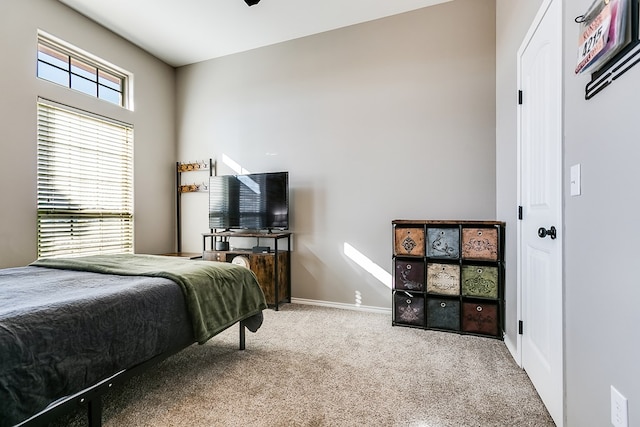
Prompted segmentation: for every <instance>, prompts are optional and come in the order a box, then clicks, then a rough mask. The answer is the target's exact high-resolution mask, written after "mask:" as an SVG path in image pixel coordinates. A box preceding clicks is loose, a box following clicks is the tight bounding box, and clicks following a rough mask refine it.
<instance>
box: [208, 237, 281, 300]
mask: <svg viewBox="0 0 640 427" xmlns="http://www.w3.org/2000/svg"><path fill="white" fill-rule="evenodd" d="M235 238H242V239H243V240H246V239H253V240H254V241H255V245H253V246H269V250H268V252H254V251H253V250H252V248H251V247H249V248H247V249H244V248H242V249H240V248H234V247H230V249H229V250H216V249H215V245H216V242H221V241H222V242H227V243H228V242H229V241H230V240H231V239H235ZM281 240H286V247H283V244H282V243H284V242H281ZM207 241H208V242H207ZM265 241H266V242H267V245H265ZM236 257H243V258H244V259H245V260H246V261H247V263H248V264H249V269H250V270H251V271H253V273H254V274H255V275H256V277H257V278H258V283H259V284H260V287H261V288H262V292H264V296H265V298H266V300H267V304H268V305H269V306H270V307H273V308H274V309H275V310H276V311H277V310H278V308H279V305H280V304H281V303H283V302H291V233H290V232H284V231H272V232H268V233H267V232H259V231H256V232H244V231H235V232H234V231H219V232H212V233H202V259H203V260H206V261H220V262H233V260H234V259H235V258H236Z"/></svg>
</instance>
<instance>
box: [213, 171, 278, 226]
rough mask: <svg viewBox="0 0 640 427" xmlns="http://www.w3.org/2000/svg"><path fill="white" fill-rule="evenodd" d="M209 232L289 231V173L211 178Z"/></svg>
mask: <svg viewBox="0 0 640 427" xmlns="http://www.w3.org/2000/svg"><path fill="white" fill-rule="evenodd" d="M209 228H211V229H224V230H232V229H246V230H272V229H277V230H287V229H289V173H288V172H268V173H252V174H246V175H220V176H212V177H210V178H209Z"/></svg>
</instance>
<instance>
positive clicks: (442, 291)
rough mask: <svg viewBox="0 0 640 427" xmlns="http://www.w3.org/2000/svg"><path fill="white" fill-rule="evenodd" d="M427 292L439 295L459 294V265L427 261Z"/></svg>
mask: <svg viewBox="0 0 640 427" xmlns="http://www.w3.org/2000/svg"><path fill="white" fill-rule="evenodd" d="M427 292H429V293H432V294H439V295H460V266H459V265H457V264H442V263H427Z"/></svg>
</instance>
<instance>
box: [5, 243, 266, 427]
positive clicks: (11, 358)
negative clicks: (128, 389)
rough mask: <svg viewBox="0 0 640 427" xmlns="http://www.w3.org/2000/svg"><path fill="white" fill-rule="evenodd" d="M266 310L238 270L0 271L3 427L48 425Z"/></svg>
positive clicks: (148, 258) (132, 263) (158, 264)
mask: <svg viewBox="0 0 640 427" xmlns="http://www.w3.org/2000/svg"><path fill="white" fill-rule="evenodd" d="M266 307H267V305H266V302H265V299H264V295H263V293H262V291H261V290H260V287H259V285H258V282H257V280H256V278H255V275H254V274H253V273H252V272H251V271H250V270H248V269H246V268H244V267H240V266H236V265H233V264H229V263H217V262H210V261H194V260H185V259H180V258H175V257H162V256H154V255H108V256H90V257H80V258H68V259H46V260H38V261H36V262H35V263H33V264H31V265H29V266H25V267H15V268H7V269H2V270H0V427H6V426H14V425H20V426H34V425H47V423H49V422H50V421H52V420H54V419H56V418H57V417H59V416H60V415H62V414H64V413H67V412H69V411H72V410H74V409H76V408H77V407H78V406H86V409H87V414H88V417H89V425H91V426H92V427H96V426H99V425H100V424H101V410H102V409H101V395H102V394H104V393H105V392H106V391H107V390H108V389H109V388H111V387H113V386H114V385H116V384H118V383H120V382H123V381H125V380H126V379H128V378H129V377H131V376H133V375H135V374H137V373H139V372H142V371H144V370H146V369H148V368H149V367H151V366H153V365H154V364H156V363H158V362H159V361H161V360H163V359H164V358H166V357H168V356H170V355H172V354H174V353H176V352H178V351H180V350H181V349H183V348H185V347H187V346H189V345H192V344H193V343H199V344H202V343H204V342H206V341H207V340H209V339H210V338H211V337H213V336H215V335H216V334H218V333H220V332H221V331H223V330H225V329H227V328H229V327H230V326H232V325H234V324H237V323H239V324H240V334H239V337H240V348H241V349H244V333H245V332H244V331H245V327H246V328H247V329H249V330H251V331H252V332H255V331H256V330H257V329H258V328H259V327H260V326H261V324H262V310H264V309H265V308H266Z"/></svg>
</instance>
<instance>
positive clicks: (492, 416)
mask: <svg viewBox="0 0 640 427" xmlns="http://www.w3.org/2000/svg"><path fill="white" fill-rule="evenodd" d="M237 341H238V329H237V327H233V328H231V329H229V330H227V331H225V332H224V333H222V334H221V335H219V336H217V337H214V338H213V339H212V340H210V341H209V342H208V343H207V344H205V345H201V346H198V345H194V346H191V347H189V348H188V349H186V350H184V351H182V352H181V353H179V354H177V355H175V356H173V357H171V358H169V359H167V360H166V361H164V362H163V363H161V364H160V365H158V367H157V368H155V369H153V370H152V371H151V372H148V373H145V374H143V375H142V376H139V377H136V378H134V379H132V380H131V381H130V382H129V383H127V384H126V385H125V386H124V387H119V388H118V389H116V390H114V391H113V392H111V393H110V394H108V395H107V396H106V397H105V399H104V405H105V408H104V417H103V419H104V425H105V426H107V427H124V426H131V427H133V426H136V427H138V426H153V427H158V426H415V427H418V426H422V427H447V426H456V427H458V426H553V425H554V424H553V422H552V421H551V418H550V417H549V415H548V413H547V411H546V410H545V408H544V406H543V404H542V402H541V401H540V399H539V397H538V395H537V394H536V392H535V390H534V389H533V386H532V385H531V382H530V381H529V379H528V378H527V376H526V374H525V373H524V372H523V371H522V370H521V369H519V368H518V366H517V365H516V364H515V362H514V361H513V359H512V358H511V355H510V354H509V352H508V351H507V349H506V347H505V345H504V343H503V342H502V341H498V340H494V339H490V338H480V337H472V336H461V335H458V334H452V333H444V332H436V331H425V330H420V329H412V328H402V327H397V326H396V327H392V326H391V316H390V315H384V314H374V313H363V312H358V311H351V310H339V309H331V308H323V307H314V306H306V305H296V304H285V305H283V306H282V307H281V310H280V311H278V312H276V311H273V310H267V311H265V321H264V324H263V326H262V328H261V329H260V330H259V331H258V332H257V333H255V334H253V333H249V332H248V333H247V350H245V351H243V352H242V351H238V350H237ZM58 425H74V426H80V425H86V421H85V420H84V419H83V418H80V417H75V418H74V417H67V418H66V419H64V420H61V422H60V424H58Z"/></svg>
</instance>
